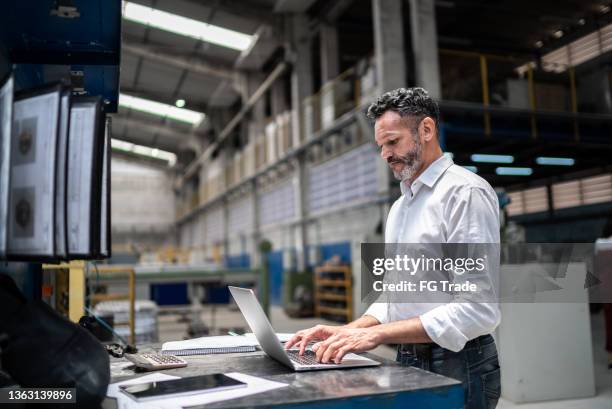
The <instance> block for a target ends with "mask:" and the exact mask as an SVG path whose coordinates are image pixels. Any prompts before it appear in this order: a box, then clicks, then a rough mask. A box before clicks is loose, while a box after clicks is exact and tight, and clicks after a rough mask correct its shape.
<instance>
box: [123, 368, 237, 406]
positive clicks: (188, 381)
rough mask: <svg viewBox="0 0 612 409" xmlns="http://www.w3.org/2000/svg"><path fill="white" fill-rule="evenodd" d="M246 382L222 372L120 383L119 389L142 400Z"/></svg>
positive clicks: (231, 386)
mask: <svg viewBox="0 0 612 409" xmlns="http://www.w3.org/2000/svg"><path fill="white" fill-rule="evenodd" d="M246 385H247V384H246V383H244V382H240V381H237V380H235V379H233V378H230V377H229V376H226V375H223V374H212V375H201V376H192V377H188V378H181V379H172V380H168V381H160V382H148V383H141V384H137V385H122V386H120V387H119V388H120V390H121V391H122V392H124V393H126V394H127V395H129V396H130V397H132V398H133V399H136V400H144V399H152V398H161V397H166V396H168V395H193V394H196V393H205V392H217V391H220V390H225V389H232V388H240V387H244V386H246Z"/></svg>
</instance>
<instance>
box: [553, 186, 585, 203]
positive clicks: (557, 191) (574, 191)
mask: <svg viewBox="0 0 612 409" xmlns="http://www.w3.org/2000/svg"><path fill="white" fill-rule="evenodd" d="M552 192H553V209H564V208H566V207H574V206H580V205H581V204H582V198H581V195H580V181H579V180H573V181H571V182H563V183H555V184H553V185H552Z"/></svg>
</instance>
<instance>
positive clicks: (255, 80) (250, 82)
mask: <svg viewBox="0 0 612 409" xmlns="http://www.w3.org/2000/svg"><path fill="white" fill-rule="evenodd" d="M264 80H265V77H264V75H263V74H259V73H249V74H248V76H247V91H246V94H247V95H246V99H245V96H244V95H243V100H242V102H243V103H246V100H248V99H249V98H250V97H251V95H253V94H254V93H255V91H256V90H257V88H259V86H260V85H261V83H262V82H264ZM265 104H266V102H265V99H264V98H259V100H258V101H257V102H255V105H253V109H252V110H251V112H252V118H253V120H254V121H255V122H256V123H258V124H263V122H264V118H265V116H266V112H265V109H266V105H265Z"/></svg>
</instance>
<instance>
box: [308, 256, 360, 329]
mask: <svg viewBox="0 0 612 409" xmlns="http://www.w3.org/2000/svg"><path fill="white" fill-rule="evenodd" d="M326 287H335V288H339V289H342V290H343V292H342V293H335V292H331V291H329V290H328V289H326ZM330 301H331V302H334V303H336V304H337V305H334V306H330V305H325V303H326V302H330ZM314 305H315V316H317V317H321V315H322V314H333V315H337V316H342V317H345V318H346V320H345V322H350V321H352V319H353V278H352V274H351V268H350V267H349V266H330V265H325V266H320V267H316V268H315V291H314Z"/></svg>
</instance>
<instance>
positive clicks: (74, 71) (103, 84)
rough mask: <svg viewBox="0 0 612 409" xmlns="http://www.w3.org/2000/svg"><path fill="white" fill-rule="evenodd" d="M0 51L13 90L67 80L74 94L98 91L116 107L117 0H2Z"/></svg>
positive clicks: (110, 107) (107, 107)
mask: <svg viewBox="0 0 612 409" xmlns="http://www.w3.org/2000/svg"><path fill="white" fill-rule="evenodd" d="M2 6H3V7H2V10H3V11H2V16H1V17H0V22H1V23H0V47H1V50H0V53H1V54H2V56H3V58H1V59H2V60H4V61H3V62H4V64H2V65H4V66H5V68H6V65H10V64H15V82H16V87H17V89H23V88H31V87H35V86H37V85H42V84H45V83H48V82H53V81H58V80H64V81H68V82H69V83H70V84H71V85H72V88H73V92H74V94H75V95H89V96H98V95H99V96H102V99H103V100H104V103H105V110H106V112H116V111H117V101H118V95H119V62H120V56H121V52H120V50H121V0H20V1H17V0H7V1H3V2H2Z"/></svg>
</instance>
